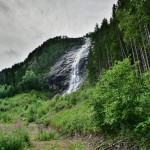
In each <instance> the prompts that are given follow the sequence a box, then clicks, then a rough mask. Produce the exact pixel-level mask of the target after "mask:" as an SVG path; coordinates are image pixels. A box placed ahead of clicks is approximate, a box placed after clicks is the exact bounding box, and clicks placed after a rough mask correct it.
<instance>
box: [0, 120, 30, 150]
mask: <svg viewBox="0 0 150 150" xmlns="http://www.w3.org/2000/svg"><path fill="white" fill-rule="evenodd" d="M30 144H31V143H30V137H29V134H28V133H27V130H26V129H24V128H22V127H21V126H20V122H17V123H16V125H15V126H10V127H2V126H1V127H0V149H1V150H23V149H24V147H26V146H29V145H30Z"/></svg>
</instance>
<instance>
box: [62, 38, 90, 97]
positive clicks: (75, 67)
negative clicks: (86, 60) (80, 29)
mask: <svg viewBox="0 0 150 150" xmlns="http://www.w3.org/2000/svg"><path fill="white" fill-rule="evenodd" d="M84 40H85V44H84V45H83V46H82V47H81V48H79V49H78V51H77V52H76V57H75V59H74V62H73V64H72V66H71V75H70V76H71V78H70V82H69V88H68V90H67V91H66V92H65V93H64V95H65V94H69V93H71V92H74V91H76V90H77V89H78V88H79V86H80V85H81V83H82V81H83V79H82V77H81V76H80V72H79V71H80V70H79V64H80V60H81V58H82V55H84V53H85V52H87V51H89V47H90V44H91V40H90V38H85V39H84Z"/></svg>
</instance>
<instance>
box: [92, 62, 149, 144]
mask: <svg viewBox="0 0 150 150" xmlns="http://www.w3.org/2000/svg"><path fill="white" fill-rule="evenodd" d="M146 77H149V73H146V74H144V75H143V77H140V76H139V75H138V72H137V69H136V66H135V65H131V64H130V61H129V60H128V59H126V60H125V61H124V62H118V64H116V65H115V66H114V68H113V69H112V70H109V71H106V72H105V73H104V74H103V75H102V77H101V79H100V80H99V82H98V83H97V86H96V90H95V96H94V97H93V98H94V101H93V105H94V111H95V115H94V116H95V121H96V122H97V124H98V126H99V127H100V128H101V129H102V130H103V131H104V132H107V133H113V134H115V133H118V132H121V131H124V132H125V133H126V132H128V133H129V132H130V135H132V136H134V134H136V137H137V138H138V139H140V141H141V142H142V141H144V140H145V141H147V140H149V132H146V130H147V129H148V128H149V116H150V113H149V112H150V107H149V106H150V101H149V98H150V92H149V89H148V88H147V85H146V84H145V83H147V82H148V81H149V78H146ZM143 78H144V81H145V82H143Z"/></svg>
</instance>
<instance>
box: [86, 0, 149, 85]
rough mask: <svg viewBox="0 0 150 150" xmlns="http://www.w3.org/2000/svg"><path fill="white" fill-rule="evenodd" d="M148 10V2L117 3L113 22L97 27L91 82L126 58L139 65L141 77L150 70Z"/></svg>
mask: <svg viewBox="0 0 150 150" xmlns="http://www.w3.org/2000/svg"><path fill="white" fill-rule="evenodd" d="M149 8H150V1H149V0H126V1H125V0H118V2H117V4H116V5H113V10H112V17H111V19H110V21H108V20H106V19H104V20H103V22H102V24H101V26H100V27H99V25H98V24H96V27H95V32H94V33H92V34H91V37H92V46H91V49H90V54H89V61H88V77H89V81H90V83H92V84H93V83H95V82H96V81H97V79H98V78H99V76H100V75H101V74H102V73H103V71H104V70H106V69H111V68H112V67H113V66H114V64H115V62H116V61H117V60H124V59H125V58H127V57H130V60H131V62H132V63H135V62H139V64H138V71H139V74H141V73H142V72H145V71H147V70H149V69H150V30H149V29H150V9H149ZM93 72H94V73H93Z"/></svg>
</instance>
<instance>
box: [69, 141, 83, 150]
mask: <svg viewBox="0 0 150 150" xmlns="http://www.w3.org/2000/svg"><path fill="white" fill-rule="evenodd" d="M69 149H70V150H85V147H84V145H83V144H82V142H81V141H75V142H73V143H71V146H70V147H69Z"/></svg>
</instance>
